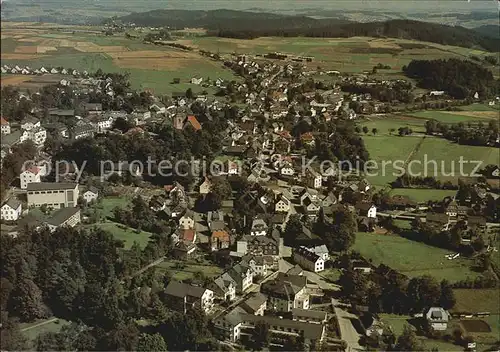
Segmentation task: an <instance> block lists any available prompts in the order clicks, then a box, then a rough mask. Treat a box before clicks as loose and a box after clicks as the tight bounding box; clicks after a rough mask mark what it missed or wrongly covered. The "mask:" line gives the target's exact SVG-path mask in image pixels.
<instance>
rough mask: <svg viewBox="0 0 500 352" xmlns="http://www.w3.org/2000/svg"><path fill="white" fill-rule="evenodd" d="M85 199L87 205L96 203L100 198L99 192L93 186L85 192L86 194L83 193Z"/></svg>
mask: <svg viewBox="0 0 500 352" xmlns="http://www.w3.org/2000/svg"><path fill="white" fill-rule="evenodd" d="M82 197H83V199H84V200H85V202H87V203H91V202H93V201H96V200H97V198H98V197H99V190H98V189H97V188H95V187H93V186H91V187H89V189H87V190H86V191H85V193H83V196H82Z"/></svg>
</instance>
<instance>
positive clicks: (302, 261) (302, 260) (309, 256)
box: [293, 247, 325, 273]
mask: <svg viewBox="0 0 500 352" xmlns="http://www.w3.org/2000/svg"><path fill="white" fill-rule="evenodd" d="M293 260H295V262H296V263H297V264H299V265H300V266H301V267H303V268H305V269H307V270H309V271H313V272H315V273H318V272H320V271H323V270H325V261H324V260H323V258H322V257H320V256H319V255H317V254H316V253H314V252H312V251H310V250H309V249H307V248H306V247H299V248H296V249H295V250H294V251H293Z"/></svg>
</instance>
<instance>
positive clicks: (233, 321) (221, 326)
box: [214, 307, 326, 346]
mask: <svg viewBox="0 0 500 352" xmlns="http://www.w3.org/2000/svg"><path fill="white" fill-rule="evenodd" d="M261 323H264V324H266V325H267V326H268V327H269V332H270V334H271V340H273V339H274V338H277V339H279V340H280V341H282V340H283V338H285V337H290V336H295V337H296V338H297V337H299V336H303V338H304V342H305V343H306V344H308V345H310V346H313V345H315V344H316V343H319V342H321V341H323V339H324V338H325V336H326V328H325V326H324V325H323V324H311V323H306V322H302V321H296V320H289V319H282V318H278V317H274V316H260V315H254V314H248V313H246V312H245V310H244V309H243V308H242V307H236V308H233V309H232V310H231V311H230V312H229V313H227V314H226V315H221V316H219V317H218V318H217V319H215V321H214V325H215V328H216V329H217V335H219V336H221V337H222V338H225V339H229V340H231V341H233V342H235V341H238V340H239V339H240V337H241V333H242V331H247V332H248V330H252V329H254V328H255V327H256V326H257V325H259V324H261ZM249 333H250V334H251V332H249Z"/></svg>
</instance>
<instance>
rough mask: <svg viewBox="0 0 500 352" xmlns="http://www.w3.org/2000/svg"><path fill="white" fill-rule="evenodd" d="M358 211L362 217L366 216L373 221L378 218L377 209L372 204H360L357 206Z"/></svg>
mask: <svg viewBox="0 0 500 352" xmlns="http://www.w3.org/2000/svg"><path fill="white" fill-rule="evenodd" d="M356 209H357V210H358V212H359V215H361V216H366V217H367V218H371V219H375V218H377V207H376V206H375V205H374V204H372V203H367V202H359V203H358V204H356Z"/></svg>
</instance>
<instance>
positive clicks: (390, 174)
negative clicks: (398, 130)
mask: <svg viewBox="0 0 500 352" xmlns="http://www.w3.org/2000/svg"><path fill="white" fill-rule="evenodd" d="M422 138H423V137H399V136H397V137H396V136H372V135H365V136H363V140H364V142H365V145H366V149H367V150H368V152H369V153H370V159H371V160H373V161H375V162H376V163H377V165H378V170H372V171H370V173H371V174H372V175H367V179H368V181H370V183H372V184H373V185H375V186H382V187H383V186H387V185H388V184H389V183H390V182H392V181H394V180H395V179H396V178H397V176H398V174H400V173H401V171H400V170H398V169H397V168H395V167H394V163H395V162H396V161H397V163H396V164H395V165H396V166H397V167H402V166H403V164H404V161H405V160H406V159H407V158H408V156H409V155H410V153H411V152H412V151H413V150H414V149H415V147H416V146H417V144H418V143H419V141H420V140H421V139H422ZM383 162H385V163H386V165H385V167H384V165H383Z"/></svg>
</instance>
